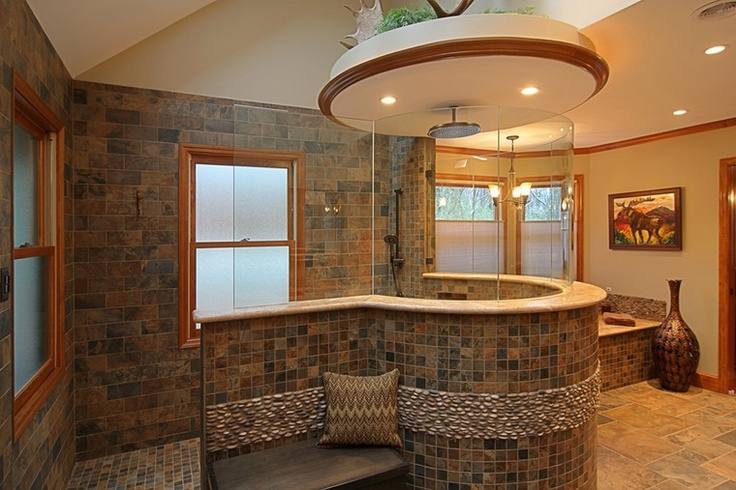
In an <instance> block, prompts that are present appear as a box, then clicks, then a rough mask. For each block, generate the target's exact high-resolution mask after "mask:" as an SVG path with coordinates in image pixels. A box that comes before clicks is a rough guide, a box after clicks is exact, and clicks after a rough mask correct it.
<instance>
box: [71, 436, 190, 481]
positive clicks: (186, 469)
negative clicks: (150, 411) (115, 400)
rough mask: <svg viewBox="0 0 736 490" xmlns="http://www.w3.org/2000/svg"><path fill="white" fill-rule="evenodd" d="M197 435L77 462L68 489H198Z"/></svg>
mask: <svg viewBox="0 0 736 490" xmlns="http://www.w3.org/2000/svg"><path fill="white" fill-rule="evenodd" d="M199 483H200V482H199V439H188V440H185V441H180V442H174V443H169V444H165V445H162V446H157V447H152V448H146V449H139V450H137V451H129V452H127V453H121V454H115V455H112V456H106V457H102V458H96V459H88V460H86V461H80V462H78V463H77V464H76V465H75V467H74V472H73V473H72V476H71V478H70V479H69V483H68V485H67V489H68V490H82V489H88V488H95V489H97V490H102V489H109V490H112V489H115V490H123V489H131V490H132V489H136V490H160V489H171V488H176V489H181V490H185V489H186V490H195V489H199V488H200V485H199Z"/></svg>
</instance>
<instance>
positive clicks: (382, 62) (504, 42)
mask: <svg viewBox="0 0 736 490" xmlns="http://www.w3.org/2000/svg"><path fill="white" fill-rule="evenodd" d="M489 32H493V33H494V34H493V35H489V34H488V33H489ZM608 76H609V68H608V64H607V63H606V61H605V60H604V59H603V58H602V57H601V56H600V55H598V54H597V53H596V52H595V50H594V48H593V45H592V43H591V42H590V40H589V39H588V38H586V37H585V36H583V35H582V34H580V33H579V32H578V31H577V29H576V28H575V27H574V26H571V25H569V24H565V23H563V22H559V21H556V20H552V19H548V18H544V17H536V16H524V15H502V14H478V15H463V16H458V17H450V18H445V19H439V20H433V21H428V22H423V23H420V24H414V25H411V26H407V27H403V28H400V29H396V30H394V31H389V32H387V33H383V34H380V35H377V36H375V37H373V38H371V39H369V40H367V41H365V42H363V43H361V44H359V45H358V46H356V47H355V48H353V49H351V50H349V51H348V52H346V53H345V54H343V56H342V57H340V59H338V61H337V62H336V63H335V66H334V67H333V70H332V78H331V79H330V81H329V82H327V84H326V85H325V86H324V88H323V89H322V91H321V93H320V95H319V99H318V102H319V107H320V110H321V111H322V113H323V114H325V115H327V116H329V117H331V118H332V119H334V120H336V121H338V122H342V123H344V124H347V125H348V126H355V124H351V123H350V119H354V120H363V121H372V120H381V119H384V118H390V117H393V116H398V115H400V114H407V113H414V112H423V111H429V110H434V109H438V108H443V107H450V106H452V105H457V106H470V105H473V106H483V105H500V106H509V107H526V108H535V109H540V110H545V111H549V112H554V113H558V114H560V113H564V112H567V111H569V110H571V109H573V108H575V107H577V106H578V105H580V104H582V103H583V102H585V101H586V100H588V99H590V98H591V97H593V96H594V95H595V94H596V93H598V92H599V91H600V90H601V89H602V88H603V87H604V86H605V84H606V82H607V81H608ZM530 84H531V85H534V86H536V87H538V88H539V89H540V90H539V93H538V94H536V95H533V96H523V95H521V94H520V93H519V90H520V89H521V88H523V87H525V86H528V85H530ZM387 93H390V94H391V95H392V96H395V97H396V100H397V103H396V104H394V105H391V106H386V105H384V104H381V103H380V99H381V97H383V96H385V95H386V94H387ZM379 132H380V131H379Z"/></svg>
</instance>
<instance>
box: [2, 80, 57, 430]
mask: <svg viewBox="0 0 736 490" xmlns="http://www.w3.org/2000/svg"><path fill="white" fill-rule="evenodd" d="M12 112H13V127H15V123H17V124H19V125H21V126H23V127H24V128H25V129H26V130H28V131H30V132H31V133H32V134H33V135H34V136H35V137H37V138H38V139H39V141H40V148H39V152H38V158H39V166H40V169H39V175H38V177H37V178H38V180H37V182H39V184H38V185H40V186H41V189H40V192H38V195H39V200H40V202H39V216H38V219H39V223H38V234H39V236H38V242H39V243H37V244H34V246H32V247H27V248H22V249H15V246H13V260H11V277H14V271H13V268H14V267H13V266H14V262H15V260H16V259H22V258H28V257H39V256H45V257H50V260H49V264H48V274H49V280H48V286H49V289H50V291H49V294H48V302H49V323H50V325H49V327H50V328H49V332H50V335H49V344H50V345H49V359H48V360H47V361H46V363H44V365H43V366H42V367H41V368H40V369H39V370H38V371H37V372H36V374H35V375H34V376H33V377H32V378H31V379H30V380H29V381H28V382H27V383H26V385H25V386H24V387H23V388H22V389H21V390H20V391H19V392H18V393H14V395H13V439H14V440H17V439H18V438H19V437H20V436H21V434H23V432H24V431H25V429H26V428H27V427H28V426H29V424H30V423H31V421H32V420H33V417H34V415H35V414H36V412H37V411H38V410H39V409H40V408H41V406H42V405H43V404H44V402H45V401H46V400H47V399H48V397H49V395H50V394H51V392H52V391H53V389H54V388H55V387H56V385H57V384H58V383H59V381H60V380H61V378H62V376H63V375H64V316H65V312H64V141H65V138H64V124H63V123H62V121H61V119H60V118H59V117H57V116H56V114H54V112H53V111H52V110H51V109H50V108H49V107H48V105H46V103H45V102H44V101H43V100H42V99H41V98H40V97H39V96H38V95H37V94H36V92H35V91H34V90H33V88H32V87H31V86H30V85H29V84H28V83H26V82H25V81H24V80H23V79H22V78H21V77H20V76H19V75H18V74H17V73H15V72H14V73H13V110H12ZM50 133H54V134H55V138H56V141H55V146H56V147H55V155H54V156H55V160H56V161H55V162H52V163H53V164H55V173H56V179H55V189H54V194H55V208H54V209H53V211H52V212H53V213H54V214H55V221H56V226H55V230H54V245H51V246H45V245H44V244H45V243H46V241H47V240H48V237H47V235H48V233H47V230H46V223H45V219H44V217H45V214H46V212H47V210H46V203H45V199H46V197H47V196H46V194H47V188H46V185H45V182H46V176H45V169H46V168H47V163H48V162H45V161H44V159H45V158H46V149H47V148H46V147H45V145H46V138H47V136H48V135H49V134H50ZM11 144H12V143H11ZM12 154H13V152H12V150H11V155H12ZM11 179H12V165H11ZM11 181H12V180H11ZM11 194H12V188H11ZM12 200H13V198H12V195H11V202H12ZM11 222H12V213H11ZM11 229H12V226H11ZM11 235H12V232H11ZM11 239H12V238H11ZM11 300H12V298H11ZM14 313H15V312H14V309H13V308H11V322H13V323H14ZM13 335H14V332H12V333H11V345H12V346H13V348H14V346H15V341H14V338H13ZM14 364H15V363H13V373H12V377H13V379H15V366H14ZM13 383H14V384H15V381H13Z"/></svg>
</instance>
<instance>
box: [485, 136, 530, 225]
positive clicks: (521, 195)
mask: <svg viewBox="0 0 736 490" xmlns="http://www.w3.org/2000/svg"><path fill="white" fill-rule="evenodd" d="M506 139H507V140H509V141H510V142H511V166H510V167H509V172H508V178H507V182H508V188H509V189H511V191H510V192H508V193H507V194H506V196H504V197H501V194H502V189H501V187H500V186H499V185H498V184H489V185H488V193H489V194H490V196H491V201H492V203H493V207H494V208H495V209H498V205H499V203H508V204H511V205H512V206H514V207H515V208H516V209H517V210H519V211H523V210H524V207H525V206H526V204H527V203H528V202H529V196H530V195H531V193H532V184H531V182H522V183H521V184H519V185H516V169H515V168H514V158H515V156H516V153H514V143H515V142H516V140H518V139H519V136H518V135H515V134H512V135H510V136H507V137H506Z"/></svg>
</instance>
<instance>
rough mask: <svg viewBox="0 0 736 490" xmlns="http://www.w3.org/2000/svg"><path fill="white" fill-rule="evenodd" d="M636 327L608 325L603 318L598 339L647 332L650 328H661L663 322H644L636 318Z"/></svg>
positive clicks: (599, 319) (599, 322)
mask: <svg viewBox="0 0 736 490" xmlns="http://www.w3.org/2000/svg"><path fill="white" fill-rule="evenodd" d="M635 321H636V325H635V326H633V327H625V326H621V325H607V324H606V323H604V322H603V317H600V318H598V338H600V337H610V336H611V335H621V334H625V333H631V332H637V331H639V330H646V329H650V328H657V327H659V326H660V325H661V324H662V322H658V321H654V320H642V319H641V318H636V319H635Z"/></svg>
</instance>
